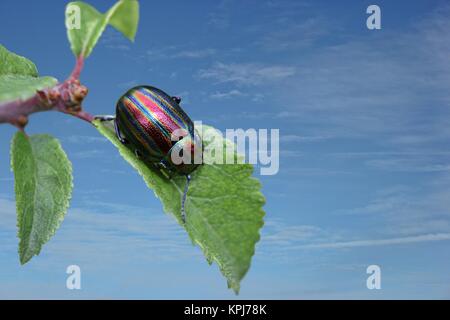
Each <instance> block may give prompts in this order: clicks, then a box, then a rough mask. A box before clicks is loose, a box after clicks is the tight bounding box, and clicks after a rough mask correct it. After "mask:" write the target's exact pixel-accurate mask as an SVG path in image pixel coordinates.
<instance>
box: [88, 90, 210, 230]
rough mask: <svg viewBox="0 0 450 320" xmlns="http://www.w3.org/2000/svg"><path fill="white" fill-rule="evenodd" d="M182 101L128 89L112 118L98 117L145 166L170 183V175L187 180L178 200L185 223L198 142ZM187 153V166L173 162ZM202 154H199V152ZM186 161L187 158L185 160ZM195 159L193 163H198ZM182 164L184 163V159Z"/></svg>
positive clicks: (198, 146) (165, 95)
mask: <svg viewBox="0 0 450 320" xmlns="http://www.w3.org/2000/svg"><path fill="white" fill-rule="evenodd" d="M180 103H181V98H179V97H175V96H170V95H168V94H167V93H165V92H164V91H162V90H161V89H158V88H155V87H152V86H147V85H141V86H136V87H133V88H131V89H129V90H128V91H127V92H126V93H125V94H124V95H122V96H121V97H120V99H119V100H118V101H117V104H116V115H115V116H97V117H96V119H99V120H102V121H114V128H115V133H116V136H117V138H118V139H119V141H120V142H121V143H123V144H124V145H127V146H128V147H130V148H131V149H132V150H134V152H135V154H136V156H137V157H138V158H140V159H141V160H142V161H144V162H145V163H147V164H151V165H153V166H155V167H157V168H159V169H160V170H161V171H162V172H163V173H165V172H169V175H168V176H167V174H166V176H167V177H168V178H169V179H170V178H171V177H172V175H173V174H177V175H184V176H186V185H185V188H184V193H183V197H182V200H181V218H182V220H183V223H184V222H185V221H186V213H185V202H186V196H187V191H188V187H189V182H190V179H191V176H190V174H191V173H192V172H193V171H194V170H195V169H196V168H197V167H198V166H199V164H198V163H199V162H201V161H194V159H195V158H197V159H198V151H199V150H201V148H202V146H201V139H200V137H199V135H198V133H197V131H196V130H195V128H194V124H193V122H192V120H191V119H190V118H189V116H188V115H187V114H186V113H185V112H184V110H183V109H182V108H181V106H180ZM186 150H188V151H190V152H191V156H190V159H191V161H189V163H184V161H173V159H174V155H175V157H176V156H178V157H183V151H186ZM200 154H201V152H200ZM188 158H189V157H188ZM197 159H196V160H197ZM183 160H184V159H183Z"/></svg>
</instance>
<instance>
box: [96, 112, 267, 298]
mask: <svg viewBox="0 0 450 320" xmlns="http://www.w3.org/2000/svg"><path fill="white" fill-rule="evenodd" d="M94 125H95V126H96V128H97V129H98V130H99V131H100V133H101V134H103V135H104V136H105V137H106V138H108V139H109V140H110V141H111V142H112V143H113V144H114V145H115V146H116V147H117V148H118V149H119V152H120V154H121V155H122V156H123V157H124V158H125V160H126V161H128V162H129V163H130V164H131V165H132V166H133V167H134V168H135V169H136V170H137V171H138V172H139V174H140V175H141V176H142V177H143V179H144V181H145V182H146V184H147V186H148V187H149V188H151V189H153V191H154V192H155V195H156V196H157V197H158V198H159V199H160V200H161V202H162V204H163V207H164V210H165V211H166V212H168V213H170V214H172V215H173V216H174V217H175V218H176V219H177V221H178V222H179V223H180V224H181V225H182V226H183V227H184V228H185V229H186V231H187V232H188V234H189V236H190V238H191V240H192V241H193V242H194V243H195V244H197V245H198V246H199V247H200V248H201V249H202V250H203V253H204V254H205V256H206V259H207V260H208V262H209V263H212V261H216V262H217V264H218V265H219V268H220V270H221V272H222V274H223V275H224V276H225V277H226V278H227V280H228V286H229V287H231V288H232V289H233V290H234V291H235V292H236V293H238V292H239V286H240V281H241V279H242V278H243V277H244V276H245V274H246V273H247V271H248V269H249V267H250V263H251V258H252V256H253V254H254V252H255V245H256V243H257V242H258V241H259V237H260V236H259V230H260V228H261V227H262V226H263V216H264V211H263V209H262V207H263V205H264V202H265V199H264V196H263V195H262V193H261V191H260V189H261V184H260V182H259V181H258V180H257V179H255V178H253V177H252V176H251V175H252V172H253V166H252V165H249V164H235V165H229V164H223V165H219V164H203V165H201V166H200V167H199V168H197V169H196V170H195V171H194V172H193V173H192V174H191V176H192V180H191V184H190V186H189V192H188V196H187V200H186V224H183V223H182V222H181V221H182V220H181V197H182V192H183V189H184V186H185V183H186V179H185V177H183V176H174V177H172V179H170V180H169V179H167V178H165V177H164V176H163V175H161V174H160V173H159V172H158V170H157V169H155V168H153V167H152V166H147V165H146V164H145V163H143V162H142V161H140V160H139V159H138V158H136V156H135V155H134V153H133V151H132V150H130V149H128V148H127V147H126V146H124V145H123V144H121V143H120V141H119V140H118V139H117V138H116V136H115V133H114V128H113V125H112V124H111V123H109V122H99V121H97V120H96V121H94ZM199 133H200V135H201V136H202V139H203V143H204V146H205V148H206V147H209V148H211V147H213V146H219V148H223V150H224V154H225V151H226V150H228V151H229V150H231V152H233V153H234V150H235V146H234V145H233V144H232V143H231V142H229V141H228V140H225V139H223V138H222V136H221V135H220V134H219V133H218V132H217V131H216V130H215V129H214V128H211V127H207V126H203V130H201V132H199ZM204 157H207V155H206V153H205V154H204ZM234 157H235V158H239V159H242V158H241V157H239V156H238V155H237V154H235V153H234ZM205 160H206V159H205ZM206 161H208V160H206ZM206 161H205V162H206Z"/></svg>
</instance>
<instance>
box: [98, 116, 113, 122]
mask: <svg viewBox="0 0 450 320" xmlns="http://www.w3.org/2000/svg"><path fill="white" fill-rule="evenodd" d="M94 119H95V120H100V121H113V120H115V119H116V117H115V116H110V115H101V116H95V117H94Z"/></svg>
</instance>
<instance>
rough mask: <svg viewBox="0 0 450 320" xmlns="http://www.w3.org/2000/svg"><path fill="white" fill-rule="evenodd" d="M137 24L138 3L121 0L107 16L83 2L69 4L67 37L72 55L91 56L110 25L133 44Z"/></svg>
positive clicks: (134, 0)
mask: <svg viewBox="0 0 450 320" xmlns="http://www.w3.org/2000/svg"><path fill="white" fill-rule="evenodd" d="M77 19H79V23H78V24H77V21H76V20H77ZM138 21H139V3H138V1H137V0H120V1H118V2H117V3H116V4H115V5H114V6H113V7H111V9H109V10H108V11H107V12H106V13H105V14H102V13H100V12H98V11H97V10H96V9H95V8H94V7H92V6H91V5H89V4H87V3H85V2H82V1H75V2H70V3H69V4H68V5H67V7H66V28H67V36H68V38H69V41H70V45H71V49H72V52H73V53H74V54H75V56H77V57H78V56H83V57H88V56H89V55H90V54H91V52H92V50H93V49H94V47H95V45H96V44H97V41H98V39H99V38H100V36H101V35H102V33H103V31H104V30H105V28H106V26H107V25H108V24H110V25H112V26H113V27H114V28H116V29H117V30H118V31H120V32H121V33H122V34H123V35H124V36H125V37H127V38H128V39H130V40H131V41H133V40H134V37H135V35H136V31H137V26H138Z"/></svg>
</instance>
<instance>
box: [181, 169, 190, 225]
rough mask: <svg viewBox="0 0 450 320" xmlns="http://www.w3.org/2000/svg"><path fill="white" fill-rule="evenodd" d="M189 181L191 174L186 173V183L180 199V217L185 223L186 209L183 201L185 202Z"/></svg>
mask: <svg viewBox="0 0 450 320" xmlns="http://www.w3.org/2000/svg"><path fill="white" fill-rule="evenodd" d="M190 181H191V176H190V175H189V174H188V175H186V185H185V186H184V193H183V198H182V199H181V219H182V220H183V223H186V211H185V209H184V203H185V202H186V197H187V193H188V189H189V182H190Z"/></svg>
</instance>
